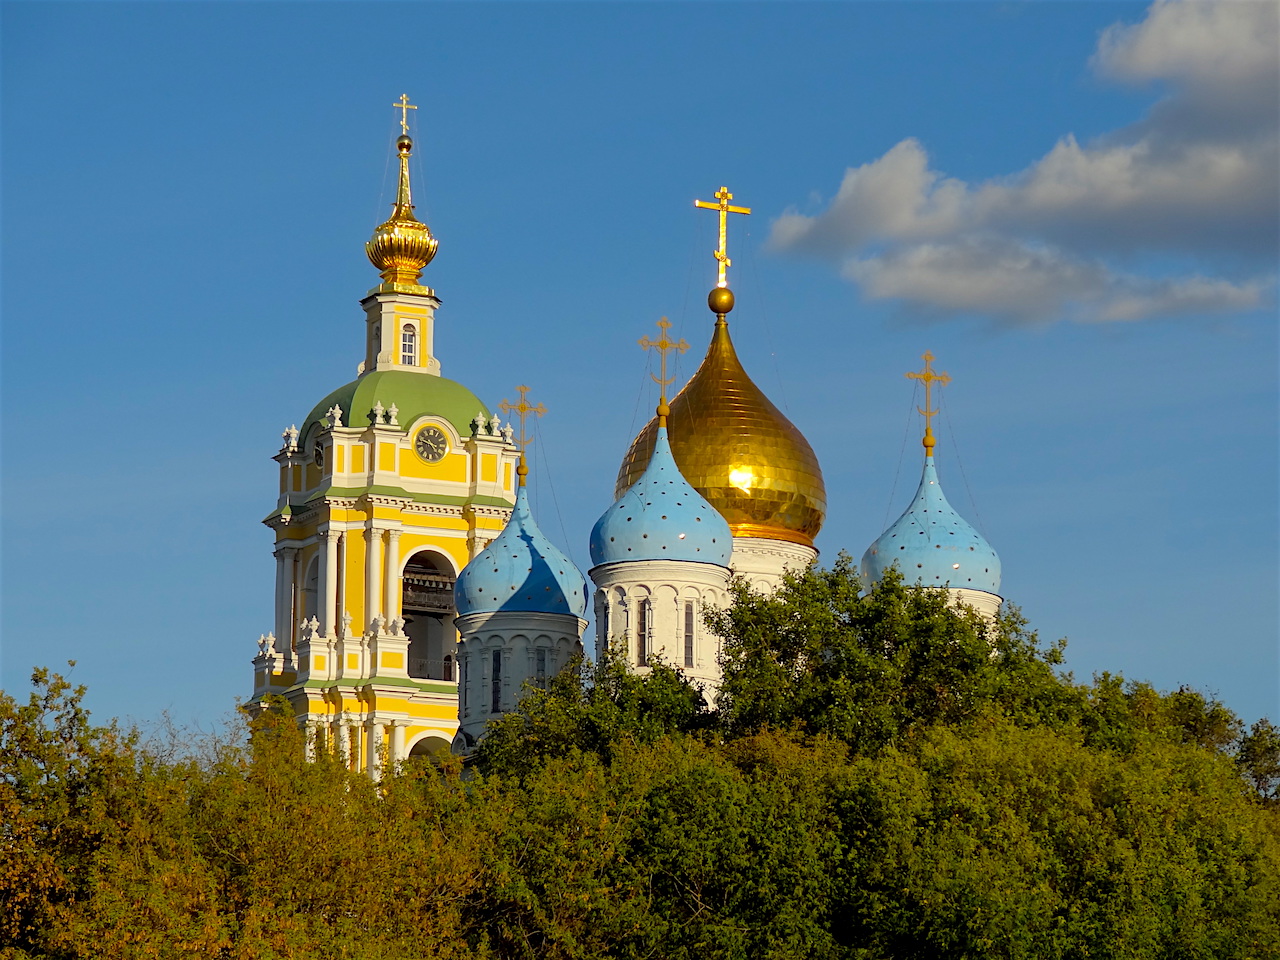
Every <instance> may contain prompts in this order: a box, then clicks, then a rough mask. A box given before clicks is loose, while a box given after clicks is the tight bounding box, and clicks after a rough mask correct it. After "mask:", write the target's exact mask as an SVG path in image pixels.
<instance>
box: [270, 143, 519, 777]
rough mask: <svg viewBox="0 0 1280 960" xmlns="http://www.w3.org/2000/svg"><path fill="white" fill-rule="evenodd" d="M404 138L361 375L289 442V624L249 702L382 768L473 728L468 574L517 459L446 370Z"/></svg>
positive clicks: (282, 548) (500, 510)
mask: <svg viewBox="0 0 1280 960" xmlns="http://www.w3.org/2000/svg"><path fill="white" fill-rule="evenodd" d="M407 142H408V138H407V137H405V138H401V140H400V141H398V149H399V150H400V153H401V157H402V163H401V184H400V192H399V195H398V200H397V204H396V209H395V212H394V214H393V216H392V219H391V220H388V221H387V222H386V223H384V224H382V225H381V226H380V227H378V229H377V231H375V235H374V240H372V241H370V244H369V256H370V259H371V260H372V261H373V262H374V264H375V266H378V267H379V268H380V269H381V270H382V277H383V283H381V284H380V285H379V286H377V287H375V288H374V289H373V290H370V291H369V293H368V294H367V295H366V296H365V297H364V299H363V300H361V306H362V307H363V310H364V314H365V316H364V326H365V333H364V350H363V353H364V363H363V364H361V368H360V376H359V377H358V378H357V379H356V380H355V381H353V382H352V383H349V384H346V385H344V386H342V387H339V388H338V389H337V390H335V391H333V392H331V393H330V394H329V395H328V396H327V397H325V398H324V399H323V400H321V401H320V403H319V404H317V406H316V408H315V409H313V410H312V411H311V413H310V414H309V415H308V416H307V418H306V419H305V420H304V421H303V423H302V426H301V428H298V427H296V426H294V427H290V428H289V429H288V430H286V431H285V433H284V444H283V446H282V447H281V449H280V452H279V453H278V454H276V456H275V459H276V461H277V462H278V463H279V464H280V482H279V498H278V501H277V506H276V509H275V510H274V511H273V512H272V513H271V515H270V516H268V517H267V518H266V520H265V521H264V522H265V523H266V524H267V526H268V527H270V528H271V529H272V531H273V532H274V533H275V537H276V539H275V556H276V604H275V606H276V616H275V629H274V631H273V632H272V634H270V635H267V636H264V637H263V638H261V640H260V641H259V655H258V657H256V658H255V659H254V673H255V679H254V695H253V700H252V701H251V702H252V703H259V702H261V700H262V698H263V697H265V696H267V695H280V696H283V697H284V698H285V699H286V700H288V702H289V703H290V704H291V705H292V706H293V709H294V711H295V713H296V714H297V716H298V718H299V722H300V723H302V724H304V725H305V726H306V728H307V730H308V731H309V734H310V736H309V742H310V743H311V744H312V748H313V749H315V748H320V747H321V746H322V747H323V748H324V749H330V750H336V751H340V752H341V753H342V755H344V756H346V757H347V758H348V760H349V762H350V763H351V764H352V766H353V767H355V768H359V769H366V770H368V771H369V772H371V773H376V771H377V769H379V765H380V764H381V763H382V762H384V761H385V760H387V759H390V760H393V761H394V760H399V759H403V758H404V757H406V756H408V755H410V754H412V753H415V752H424V751H429V750H432V749H437V748H440V747H447V746H448V745H449V743H450V742H452V740H453V738H454V735H455V734H456V732H457V730H458V690H457V677H456V665H457V643H458V632H457V630H456V629H455V628H454V625H453V617H454V613H455V610H454V607H453V589H452V587H453V582H454V580H455V579H456V578H457V576H458V574H459V573H460V572H461V570H462V568H463V567H464V566H465V565H466V564H467V563H468V562H469V561H470V560H471V559H472V558H473V557H475V556H476V555H477V554H478V553H479V552H480V551H481V550H483V549H484V548H485V546H487V545H488V543H489V541H491V540H493V539H494V538H495V537H496V536H497V535H498V534H499V533H500V532H501V530H502V528H503V526H504V525H505V524H506V521H507V519H508V518H509V517H510V515H511V508H512V506H513V504H514V502H515V489H514V485H513V482H512V481H513V478H514V471H513V468H514V465H515V463H516V461H517V459H518V451H517V448H516V446H515V445H514V444H513V443H512V442H511V440H510V439H509V436H510V432H509V431H507V432H505V433H504V431H503V430H502V429H500V424H499V423H498V421H497V419H496V418H492V417H491V416H490V412H489V410H488V408H487V407H486V406H485V405H484V404H483V403H482V402H481V401H480V400H479V399H478V398H477V397H475V395H474V394H472V393H471V392H470V391H469V390H467V389H466V388H465V387H463V386H462V385H461V384H459V383H456V382H455V381H452V380H447V379H445V378H444V377H442V376H441V374H440V361H439V359H438V358H437V357H436V356H435V354H434V349H433V340H434V324H435V311H436V308H437V307H438V306H439V300H438V299H436V296H435V293H434V292H433V291H432V290H431V289H430V288H429V287H424V286H421V285H419V284H418V282H417V275H418V272H420V269H421V266H425V264H426V262H427V261H428V260H429V259H430V257H431V256H433V255H434V251H435V240H434V238H432V237H431V236H430V231H429V230H427V229H426V227H425V225H423V224H421V223H419V222H418V221H417V220H416V219H415V218H414V217H413V213H412V209H413V208H412V204H411V203H410V202H409V199H408V198H409V184H408V166H407V162H404V161H405V160H406V158H407V156H408V149H409V148H410V147H411V143H408V146H406V143H407ZM415 257H417V260H416V261H415V260H414V258H415ZM415 262H416V263H417V264H418V266H417V267H416V268H415V267H414V266H413V264H414V263H415ZM357 356H359V354H357Z"/></svg>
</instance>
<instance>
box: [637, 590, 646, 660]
mask: <svg viewBox="0 0 1280 960" xmlns="http://www.w3.org/2000/svg"><path fill="white" fill-rule="evenodd" d="M648 662H649V601H648V600H638V601H636V663H637V664H638V665H639V666H642V667H643V666H645V665H646V664H647V663H648Z"/></svg>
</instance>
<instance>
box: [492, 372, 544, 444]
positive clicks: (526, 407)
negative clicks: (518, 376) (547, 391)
mask: <svg viewBox="0 0 1280 960" xmlns="http://www.w3.org/2000/svg"><path fill="white" fill-rule="evenodd" d="M516 392H517V393H519V394H520V399H519V400H518V401H516V402H515V403H510V402H509V401H507V400H503V401H502V402H501V403H500V404H498V409H499V410H501V411H502V412H503V413H515V415H516V416H517V417H519V418H520V439H519V441H518V442H519V444H520V450H521V451H522V452H523V450H524V448H525V447H527V446H528V445H529V441H530V440H532V439H533V438H532V437H531V436H529V434H528V433H527V432H526V431H525V420H526V419H527V418H528V416H529V414H531V413H532V414H535V415H536V416H539V417H540V416H542V415H543V414H544V413H546V412H547V408H546V407H544V406H543V405H542V404H540V403H539V404H538V405H537V406H534V405H533V404H532V403H530V402H529V388H528V387H525V386H519V387H516Z"/></svg>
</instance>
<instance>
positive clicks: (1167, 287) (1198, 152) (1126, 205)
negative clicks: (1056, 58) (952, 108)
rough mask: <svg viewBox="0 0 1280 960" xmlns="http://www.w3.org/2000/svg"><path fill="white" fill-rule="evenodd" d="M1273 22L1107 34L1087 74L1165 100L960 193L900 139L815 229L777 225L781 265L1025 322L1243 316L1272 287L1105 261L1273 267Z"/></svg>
mask: <svg viewBox="0 0 1280 960" xmlns="http://www.w3.org/2000/svg"><path fill="white" fill-rule="evenodd" d="M1278 50H1280V6H1277V5H1276V4H1273V3H1269V2H1247V0H1241V2H1216V3H1204V2H1185V0H1175V2H1158V3H1156V4H1155V5H1153V6H1152V7H1151V8H1150V9H1149V10H1148V11H1147V15H1146V18H1145V19H1144V20H1143V21H1142V22H1141V23H1138V24H1135V25H1128V26H1126V25H1116V26H1112V27H1109V28H1108V29H1107V30H1105V31H1104V32H1103V33H1102V36H1101V38H1100V40H1099V44H1098V50H1097V53H1096V54H1095V56H1094V58H1093V61H1092V65H1093V67H1094V68H1095V69H1096V70H1097V71H1098V72H1099V73H1100V74H1102V75H1104V76H1107V77H1109V78H1113V79H1116V80H1123V81H1125V82H1148V81H1157V80H1161V81H1165V82H1167V83H1168V84H1169V85H1170V87H1171V90H1172V92H1171V93H1170V94H1169V96H1167V97H1166V98H1165V99H1164V100H1163V101H1161V102H1160V103H1159V104H1157V105H1156V107H1155V108H1154V109H1152V110H1151V111H1150V112H1149V114H1148V115H1147V116H1146V117H1145V118H1143V119H1142V120H1141V121H1139V122H1138V123H1135V124H1134V125H1132V126H1131V127H1128V128H1125V129H1122V130H1118V131H1116V132H1114V133H1113V134H1111V135H1109V136H1107V137H1104V138H1101V139H1100V140H1098V141H1097V142H1094V143H1089V144H1085V145H1081V144H1080V143H1078V142H1077V141H1076V139H1075V138H1074V137H1073V136H1071V135H1067V136H1064V137H1063V138H1062V139H1061V140H1059V142H1058V143H1057V144H1056V145H1055V146H1054V147H1053V149H1051V150H1050V151H1049V152H1048V153H1047V154H1046V155H1045V156H1044V157H1043V158H1041V159H1040V160H1039V161H1037V162H1036V163H1034V164H1032V165H1031V166H1029V167H1027V168H1026V169H1024V170H1020V171H1017V172H1015V173H1012V174H1010V175H1008V176H1004V177H1000V178H995V179H992V180H989V181H986V182H983V183H979V184H976V185H971V184H968V183H965V182H964V181H961V180H957V179H954V178H949V177H946V176H945V175H944V174H942V173H941V172H939V171H938V170H936V169H934V168H932V167H931V166H930V164H929V158H928V155H927V153H926V151H925V149H924V147H923V146H922V145H921V144H920V143H919V142H918V141H917V140H915V139H908V140H904V141H902V142H901V143H899V144H897V145H896V146H895V147H893V148H892V149H891V150H889V151H888V152H887V153H885V154H884V155H883V156H882V157H880V158H878V159H876V160H873V161H871V162H870V163H866V164H863V165H862V166H860V167H857V168H851V169H849V170H847V171H846V173H845V175H844V179H843V181H842V182H841V184H840V189H839V191H838V192H837V194H836V196H835V198H834V199H833V200H832V202H831V204H830V205H829V206H828V207H827V209H826V210H824V211H823V212H822V213H820V214H818V215H816V216H805V215H803V214H800V213H798V212H796V211H794V210H789V211H787V212H786V213H784V214H783V215H782V216H781V217H779V218H778V219H777V220H776V221H774V223H773V229H772V232H771V235H770V242H771V244H772V245H773V246H774V247H775V248H776V249H781V250H793V251H796V252H799V253H805V254H809V255H816V256H823V257H829V258H836V259H838V260H841V261H844V262H845V264H846V267H845V269H844V274H845V276H847V277H849V278H850V279H852V280H853V281H854V282H856V283H858V284H859V285H860V287H861V288H862V290H863V292H864V293H865V294H866V295H868V296H870V297H875V298H895V299H900V300H902V301H904V303H906V304H908V305H913V306H915V307H917V308H919V309H921V310H925V311H929V312H933V313H947V312H963V313H977V314H987V315H993V316H996V317H1000V318H1004V319H1008V320H1016V321H1022V322H1036V321H1045V320H1051V319H1066V318H1070V319H1079V320H1091V319H1092V320H1135V319H1144V318H1148V317H1159V316H1168V315H1173V314H1181V313H1189V312H1202V313H1215V312H1229V311H1236V310H1244V309H1251V308H1254V307H1257V306H1258V305H1260V304H1261V303H1262V302H1264V301H1265V299H1266V296H1267V287H1268V286H1269V281H1259V280H1256V279H1251V280H1247V281H1239V280H1238V279H1236V280H1229V279H1221V278H1214V277H1211V276H1204V275H1202V274H1201V273H1195V274H1193V275H1187V276H1181V277H1177V276H1175V277H1166V278H1158V277H1143V276H1140V275H1137V274H1134V273H1132V272H1124V271H1121V270H1118V269H1115V268H1114V267H1112V266H1110V265H1109V264H1108V262H1107V260H1108V258H1114V257H1116V256H1123V257H1125V258H1127V259H1129V260H1133V259H1135V258H1136V259H1143V258H1147V259H1150V258H1151V256H1152V255H1157V256H1158V255H1161V254H1174V255H1176V256H1177V257H1179V258H1182V259H1186V258H1188V257H1189V258H1190V259H1191V260H1192V261H1193V262H1198V263H1200V264H1201V266H1202V267H1204V268H1210V267H1215V268H1218V269H1224V268H1225V269H1229V270H1231V271H1234V272H1235V274H1237V276H1238V275H1239V274H1240V273H1242V272H1243V273H1249V272H1253V273H1258V272H1260V271H1265V270H1269V269H1271V268H1272V267H1273V265H1274V262H1275V258H1276V247H1277V230H1278V221H1280V137H1278V136H1277V126H1278V125H1280V85H1278V83H1277V63H1280V53H1278V52H1277V51H1278Z"/></svg>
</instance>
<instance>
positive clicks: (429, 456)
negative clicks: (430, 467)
mask: <svg viewBox="0 0 1280 960" xmlns="http://www.w3.org/2000/svg"><path fill="white" fill-rule="evenodd" d="M413 445H414V449H416V450H417V451H418V456H420V457H421V458H422V459H423V460H425V461H427V463H439V462H440V461H441V460H443V459H444V455H445V454H446V453H448V452H449V441H448V440H446V439H445V436H444V434H443V433H441V432H440V428H439V427H423V428H422V429H421V430H419V431H418V438H417V439H416V440H415V441H414V444H413Z"/></svg>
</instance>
